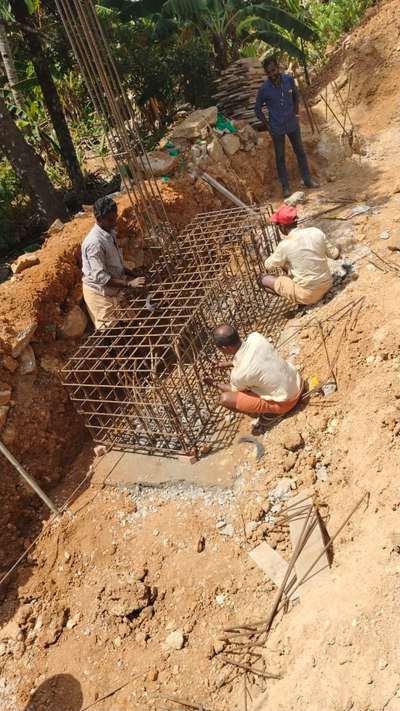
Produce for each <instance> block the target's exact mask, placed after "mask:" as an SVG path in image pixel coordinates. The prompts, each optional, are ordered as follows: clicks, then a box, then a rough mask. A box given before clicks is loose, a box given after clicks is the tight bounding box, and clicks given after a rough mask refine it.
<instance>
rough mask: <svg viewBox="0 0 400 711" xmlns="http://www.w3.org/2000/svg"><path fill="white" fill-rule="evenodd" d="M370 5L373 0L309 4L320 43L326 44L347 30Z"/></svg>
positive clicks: (339, 0) (331, 1)
mask: <svg viewBox="0 0 400 711" xmlns="http://www.w3.org/2000/svg"><path fill="white" fill-rule="evenodd" d="M372 5H374V0H330V2H328V3H323V4H320V3H318V2H314V3H312V4H310V6H309V10H310V15H311V17H312V20H313V22H314V24H315V27H316V28H317V31H318V35H319V38H320V44H321V45H323V46H326V45H327V44H329V43H333V42H335V41H336V40H337V39H338V38H339V37H340V36H341V35H342V34H344V33H345V32H349V31H350V30H351V29H352V27H354V26H355V25H356V24H357V23H358V22H360V20H361V18H362V16H363V14H364V12H365V11H366V10H367V9H368V8H369V7H371V6H372Z"/></svg>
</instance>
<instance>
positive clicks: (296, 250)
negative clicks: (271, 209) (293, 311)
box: [265, 227, 339, 289]
mask: <svg viewBox="0 0 400 711" xmlns="http://www.w3.org/2000/svg"><path fill="white" fill-rule="evenodd" d="M338 255H339V250H338V249H337V248H336V247H334V246H332V245H330V244H329V242H328V240H327V239H326V237H325V235H324V233H323V232H322V230H319V229H318V228H317V227H306V228H304V229H302V228H300V227H296V228H295V229H294V230H291V231H290V232H289V234H288V236H287V237H285V238H284V239H283V240H282V242H279V244H278V246H277V248H276V249H275V251H274V253H273V254H271V256H270V257H268V259H267V260H266V261H265V268H266V269H267V270H268V269H275V268H277V267H288V268H289V273H290V276H292V277H293V281H294V282H295V283H296V284H298V285H299V286H302V287H304V288H305V289H318V288H319V287H321V286H324V285H325V284H329V285H331V284H332V275H331V272H330V270H329V266H328V261H327V258H328V257H330V259H336V257H337V256H338Z"/></svg>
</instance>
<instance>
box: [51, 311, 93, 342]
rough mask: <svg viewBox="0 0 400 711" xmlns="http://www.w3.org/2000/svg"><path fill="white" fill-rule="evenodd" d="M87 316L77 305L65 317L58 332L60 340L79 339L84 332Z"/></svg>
mask: <svg viewBox="0 0 400 711" xmlns="http://www.w3.org/2000/svg"><path fill="white" fill-rule="evenodd" d="M87 323H88V320H87V316H86V314H85V312H84V311H82V309H81V307H80V306H78V305H77V304H76V305H75V306H73V307H72V309H71V311H69V312H68V314H67V315H66V317H65V319H64V322H63V324H62V325H61V326H60V327H59V329H58V331H59V334H60V336H61V338H81V336H83V334H84V333H85V331H86V327H87Z"/></svg>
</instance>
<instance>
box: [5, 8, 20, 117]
mask: <svg viewBox="0 0 400 711" xmlns="http://www.w3.org/2000/svg"><path fill="white" fill-rule="evenodd" d="M0 56H1V58H2V60H3V64H4V69H5V71H6V77H7V81H8V83H9V85H10V89H11V92H12V95H13V97H14V101H15V105H16V106H17V107H18V108H19V109H22V108H23V105H24V97H23V96H22V94H21V92H19V91H18V89H16V88H15V85H16V84H17V83H18V75H17V70H16V69H15V64H14V56H13V52H12V48H11V43H10V40H9V39H8V37H7V30H6V27H5V25H4V23H3V22H2V20H1V18H0Z"/></svg>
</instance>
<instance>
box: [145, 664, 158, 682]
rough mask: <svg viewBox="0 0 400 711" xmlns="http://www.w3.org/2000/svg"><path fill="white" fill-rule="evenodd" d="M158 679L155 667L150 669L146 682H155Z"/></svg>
mask: <svg viewBox="0 0 400 711" xmlns="http://www.w3.org/2000/svg"><path fill="white" fill-rule="evenodd" d="M157 679H158V669H156V668H155V667H150V669H149V671H148V672H147V680H148V681H157Z"/></svg>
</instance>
